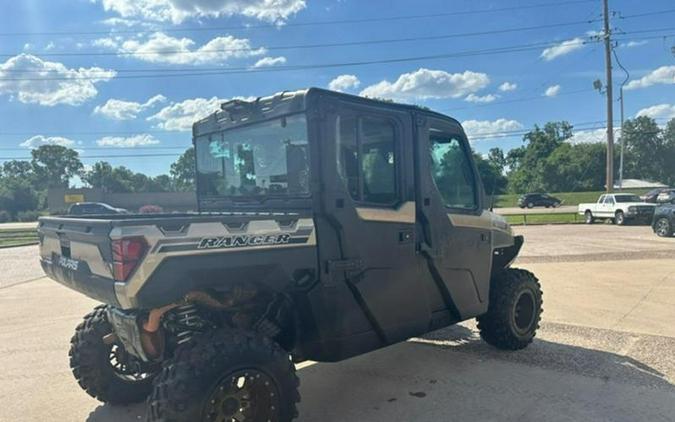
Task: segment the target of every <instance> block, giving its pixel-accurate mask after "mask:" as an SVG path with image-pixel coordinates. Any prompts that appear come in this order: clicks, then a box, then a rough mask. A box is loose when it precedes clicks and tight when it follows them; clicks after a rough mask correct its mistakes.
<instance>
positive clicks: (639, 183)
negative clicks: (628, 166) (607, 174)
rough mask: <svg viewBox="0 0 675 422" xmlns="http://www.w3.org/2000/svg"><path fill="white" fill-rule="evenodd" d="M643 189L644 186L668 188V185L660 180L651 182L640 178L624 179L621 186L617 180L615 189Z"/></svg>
mask: <svg viewBox="0 0 675 422" xmlns="http://www.w3.org/2000/svg"><path fill="white" fill-rule="evenodd" d="M620 187H621V188H623V189H642V188H667V187H668V185H664V184H663V183H659V182H650V181H649V180H640V179H623V184H622V185H621V186H619V182H618V181H617V182H616V183H615V184H614V188H615V189H619V188H620Z"/></svg>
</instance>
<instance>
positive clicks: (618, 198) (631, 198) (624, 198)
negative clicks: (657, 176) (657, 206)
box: [615, 195, 642, 202]
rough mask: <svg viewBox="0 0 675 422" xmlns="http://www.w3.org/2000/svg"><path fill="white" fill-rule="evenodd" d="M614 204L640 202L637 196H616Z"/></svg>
mask: <svg viewBox="0 0 675 422" xmlns="http://www.w3.org/2000/svg"><path fill="white" fill-rule="evenodd" d="M615 198H616V202H642V199H640V197H639V196H637V195H616V196H615Z"/></svg>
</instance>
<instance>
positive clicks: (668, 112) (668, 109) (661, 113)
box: [636, 104, 675, 119]
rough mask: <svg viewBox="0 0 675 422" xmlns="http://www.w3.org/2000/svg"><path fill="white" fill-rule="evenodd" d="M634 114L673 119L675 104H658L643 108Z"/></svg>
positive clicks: (674, 116) (674, 117)
mask: <svg viewBox="0 0 675 422" xmlns="http://www.w3.org/2000/svg"><path fill="white" fill-rule="evenodd" d="M636 116H637V117H640V116H647V117H651V118H652V119H675V104H658V105H654V106H651V107H647V108H643V109H642V110H640V111H638V112H637V114H636Z"/></svg>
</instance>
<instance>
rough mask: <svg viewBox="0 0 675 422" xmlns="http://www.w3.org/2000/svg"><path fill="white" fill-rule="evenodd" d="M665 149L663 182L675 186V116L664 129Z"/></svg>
mask: <svg viewBox="0 0 675 422" xmlns="http://www.w3.org/2000/svg"><path fill="white" fill-rule="evenodd" d="M663 142H664V146H665V148H664V149H665V151H664V155H663V163H664V165H663V169H664V175H663V176H664V178H663V183H667V184H668V185H670V186H675V118H673V119H670V121H669V122H668V124H666V128H665V129H664V130H663Z"/></svg>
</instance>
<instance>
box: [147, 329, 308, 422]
mask: <svg viewBox="0 0 675 422" xmlns="http://www.w3.org/2000/svg"><path fill="white" fill-rule="evenodd" d="M299 384H300V381H299V380H298V377H297V376H296V374H295V366H294V365H293V363H292V362H291V359H290V356H289V355H288V353H286V352H285V351H284V350H283V349H282V348H281V347H280V346H279V345H278V344H276V343H275V342H273V341H272V340H270V339H269V338H267V337H263V336H260V335H259V334H256V333H251V332H246V331H240V330H231V329H217V330H213V331H209V332H206V333H203V334H201V335H199V336H197V337H195V338H194V339H192V340H191V341H190V342H189V343H186V344H184V345H181V346H180V347H179V348H178V349H177V350H176V353H175V354H174V356H173V357H172V358H171V359H169V360H167V361H166V362H165V363H164V365H163V369H162V372H161V373H160V375H159V376H158V377H157V379H156V380H155V386H154V390H153V392H152V394H151V395H150V397H149V398H148V415H147V419H146V420H147V421H148V422H160V421H161V422H170V421H238V422H260V421H275V422H290V421H291V420H293V419H294V418H295V417H296V416H297V410H296V407H295V406H296V403H297V402H299V401H300V393H299V392H298V386H299Z"/></svg>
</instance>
